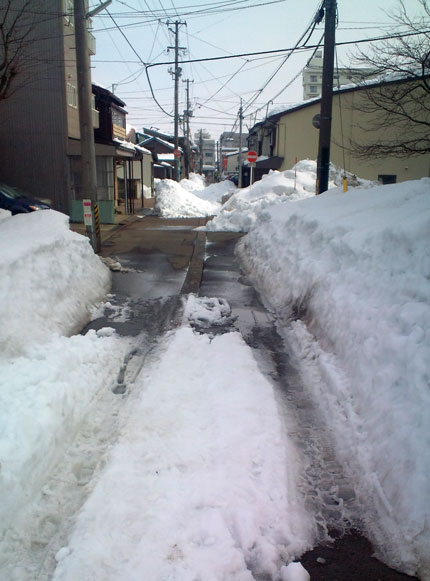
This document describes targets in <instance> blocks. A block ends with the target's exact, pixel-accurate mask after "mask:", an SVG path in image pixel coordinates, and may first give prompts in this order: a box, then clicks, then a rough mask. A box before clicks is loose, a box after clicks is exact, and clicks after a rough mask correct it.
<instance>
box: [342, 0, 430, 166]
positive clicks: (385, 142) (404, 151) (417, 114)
mask: <svg viewBox="0 0 430 581" xmlns="http://www.w3.org/2000/svg"><path fill="white" fill-rule="evenodd" d="M416 2H417V3H418V4H419V6H420V8H421V10H422V14H421V16H419V17H412V16H410V15H409V14H408V12H407V10H406V7H405V2H404V0H399V6H398V10H397V12H396V13H394V14H393V15H391V18H392V21H393V23H394V24H396V25H398V26H401V27H402V29H403V30H404V28H406V29H407V30H409V31H411V32H419V33H420V34H419V35H418V36H415V37H407V38H399V39H394V40H386V41H383V42H382V43H380V44H378V45H377V46H373V47H372V48H371V50H370V51H369V52H363V51H361V50H360V51H358V53H357V54H356V55H355V61H356V63H358V64H360V65H364V66H366V68H370V69H373V71H374V72H373V74H372V77H373V78H375V79H378V80H379V82H380V84H379V85H378V84H376V85H375V84H373V83H369V81H368V80H367V81H363V82H362V90H363V93H364V94H365V97H366V98H364V99H360V101H359V104H355V108H356V109H358V110H359V111H362V112H363V113H367V114H371V115H369V116H368V119H369V120H370V119H371V123H372V124H371V125H370V126H369V124H367V125H362V128H363V129H365V130H366V143H357V142H353V143H352V149H353V151H354V153H355V154H357V155H358V156H360V157H363V158H375V157H383V156H386V155H394V156H397V157H408V156H410V155H414V154H424V153H430V33H429V32H428V29H429V19H430V6H429V4H428V0H416ZM364 119H366V116H365V117H364ZM372 133H374V134H376V135H377V138H376V139H375V140H374V141H373V142H370V143H369V141H370V140H369V135H371V134H372ZM393 134H395V135H396V137H395V138H393Z"/></svg>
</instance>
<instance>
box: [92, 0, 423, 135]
mask: <svg viewBox="0 0 430 581" xmlns="http://www.w3.org/2000/svg"><path fill="white" fill-rule="evenodd" d="M404 3H405V6H406V8H407V10H408V12H410V14H411V15H417V14H420V13H421V11H420V9H419V4H418V0H404ZM96 4H98V0H97V2H95V1H93V2H91V6H94V5H96ZM320 5H321V0H277V1H276V0H272V1H270V0H113V2H112V4H111V5H110V6H109V7H108V11H109V14H110V15H111V16H109V14H108V13H107V12H106V11H103V12H101V13H100V14H99V15H98V16H96V17H95V18H94V20H93V28H94V30H93V33H94V35H95V37H96V41H97V54H96V56H95V57H93V58H92V66H93V80H94V81H95V82H97V83H99V84H101V85H102V86H104V87H106V88H108V89H110V90H112V87H113V86H114V92H115V94H116V95H118V97H120V98H121V99H122V100H123V101H124V102H125V103H126V109H127V111H128V123H129V124H130V125H133V126H135V127H136V128H137V129H139V130H141V129H142V127H144V126H145V127H157V128H159V129H160V130H161V131H164V132H166V133H173V118H172V117H169V116H168V115H167V114H166V113H168V114H170V115H171V114H172V113H173V111H174V82H173V78H172V76H171V75H170V74H169V72H168V69H169V65H161V66H154V67H150V68H149V69H148V73H149V76H150V80H151V84H152V87H153V91H154V94H155V97H156V99H157V101H158V102H159V104H160V105H161V107H163V109H164V110H165V111H166V113H163V112H162V111H161V110H160V108H159V107H158V105H157V104H156V103H155V101H154V99H153V98H152V96H151V92H150V88H149V83H148V80H147V78H146V73H145V68H144V66H143V64H142V62H143V63H146V64H149V63H151V64H154V63H165V62H169V61H172V60H174V51H173V50H170V51H169V52H168V49H167V47H169V46H170V47H173V46H174V35H173V34H172V32H170V30H173V29H174V24H173V23H174V22H175V21H180V22H181V23H183V24H181V25H180V26H179V45H180V47H184V49H185V50H182V51H181V56H180V58H181V60H183V61H186V60H190V59H205V58H210V57H219V56H228V55H235V54H243V53H250V52H258V51H271V50H278V49H284V48H290V47H294V45H295V44H296V43H297V41H298V40H299V39H300V38H301V37H302V35H303V34H304V33H305V31H306V30H307V28H308V27H309V25H310V24H311V22H312V20H313V18H314V15H315V14H316V12H317V10H318V8H319V7H320ZM398 6H399V1H398V0H358V1H357V0H338V15H339V22H338V28H337V31H336V40H337V41H338V42H343V41H354V40H360V39H365V38H372V37H375V36H380V35H382V34H391V33H393V31H394V30H398V27H397V28H395V27H393V23H392V21H391V20H390V14H392V13H393V12H395V11H396V10H397V8H398ZM167 21H169V22H170V24H169V25H167V24H166V22H167ZM185 23H186V24H185ZM323 27H324V22H322V23H321V24H320V25H319V26H317V27H316V28H315V30H314V32H313V34H312V35H311V37H310V38H309V40H308V42H307V44H308V45H317V44H318V42H319V41H320V39H321V35H322V32H323ZM306 38H307V36H306V37H305V39H304V40H306ZM361 46H363V45H361ZM355 50H356V48H355V47H354V45H350V46H348V47H340V48H339V50H338V62H339V66H345V65H348V64H351V55H352V53H353V52H354V51H355ZM312 52H313V51H312V50H307V51H301V52H294V53H293V54H292V55H291V56H290V57H289V58H288V60H287V61H286V62H285V63H284V64H283V65H282V67H281V68H280V70H279V71H278V72H277V73H276V74H275V75H274V73H275V71H276V70H277V68H278V67H279V66H280V65H281V64H282V63H283V62H284V61H285V56H286V54H287V53H285V52H283V53H278V54H271V55H265V56H248V57H246V58H232V59H228V60H218V61H212V62H211V61H208V62H201V63H184V64H182V65H181V67H182V78H181V82H180V91H179V95H180V103H179V112H180V113H181V114H182V112H183V110H184V109H185V108H186V95H185V86H186V83H185V82H183V81H184V80H185V79H190V81H193V82H192V83H190V100H191V109H192V110H193V112H194V116H193V119H192V122H191V131H192V134H193V135H194V132H195V131H198V130H199V129H200V128H203V129H205V130H207V131H208V132H209V133H210V134H211V135H212V137H213V138H215V139H218V136H219V134H220V133H221V132H222V131H230V130H231V129H232V128H234V130H235V131H237V130H238V124H237V114H238V110H239V106H240V98H242V99H243V106H244V111H245V120H244V131H246V129H247V127H250V126H252V125H253V124H254V122H255V120H257V121H258V120H261V119H262V118H264V116H265V115H266V111H267V110H269V111H270V109H271V108H272V107H274V106H278V105H284V104H285V105H289V104H293V103H297V102H299V101H301V100H302V78H301V74H300V73H301V70H302V69H303V67H304V66H305V65H306V62H307V60H308V59H309V57H310V56H311V54H312ZM272 75H274V77H273V79H272V80H271V81H270V82H269V83H268V84H267V82H268V80H269V79H270V77H271V76H272ZM295 77H297V78H296V79H295ZM294 79H295V80H294ZM266 84H267V87H266V88H265V89H264V90H263V91H262V92H259V91H260V89H262V88H263V87H264V86H265V85H266ZM287 85H288V87H287ZM284 87H287V88H285V90H283V89H284ZM282 90H283V91H282ZM281 91H282V92H281ZM279 93H280V94H279ZM278 94H279V95H278ZM275 97H276V98H275ZM270 101H273V104H272V103H271V102H270ZM235 122H236V124H235Z"/></svg>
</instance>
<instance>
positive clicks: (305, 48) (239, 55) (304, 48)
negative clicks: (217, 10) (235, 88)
mask: <svg viewBox="0 0 430 581" xmlns="http://www.w3.org/2000/svg"><path fill="white" fill-rule="evenodd" d="M429 33H430V29H429V30H422V31H420V32H408V33H404V34H403V33H401V34H391V35H387V36H375V37H373V38H362V39H358V40H348V41H344V42H336V46H347V45H351V44H363V43H368V42H377V41H380V40H392V39H394V38H405V37H407V36H418V35H420V34H429ZM318 46H319V45H318V44H308V45H306V46H304V45H303V46H299V47H297V49H295V47H290V48H279V49H275V50H263V51H256V52H243V53H237V54H233V55H225V56H215V57H207V58H201V59H189V60H183V61H182V64H189V63H203V62H209V61H220V60H229V59H233V58H243V57H247V56H259V55H266V54H267V55H269V54H276V53H282V52H291V51H292V50H294V49H295V50H297V51H300V52H306V51H308V50H313V49H315V48H317V47H318ZM95 62H112V61H95ZM121 62H122V61H121ZM173 64H175V63H174V61H167V62H161V63H151V64H148V65H147V67H148V68H149V67H161V66H167V65H173Z"/></svg>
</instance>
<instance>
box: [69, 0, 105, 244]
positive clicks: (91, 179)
mask: <svg viewBox="0 0 430 581" xmlns="http://www.w3.org/2000/svg"><path fill="white" fill-rule="evenodd" d="M111 2H112V0H107V1H106V2H104V3H103V4H100V5H99V6H97V7H96V8H94V9H93V10H91V11H90V12H87V3H86V1H85V0H73V11H74V17H75V27H74V28H75V45H76V71H77V81H78V105H79V128H80V134H81V179H82V189H83V197H84V199H88V200H91V224H88V225H87V227H86V228H87V234H88V236H89V238H90V241H91V245H92V247H93V249H94V252H100V248H101V240H100V230H99V228H96V220H95V212H98V208H97V169H96V150H95V145H94V127H93V116H92V109H91V97H92V89H91V68H90V67H91V63H90V52H89V47H88V26H87V21H88V18H90V17H91V16H94V15H95V14H98V12H100V11H101V10H103V9H104V8H105V7H106V6H108V5H109V4H110V3H111Z"/></svg>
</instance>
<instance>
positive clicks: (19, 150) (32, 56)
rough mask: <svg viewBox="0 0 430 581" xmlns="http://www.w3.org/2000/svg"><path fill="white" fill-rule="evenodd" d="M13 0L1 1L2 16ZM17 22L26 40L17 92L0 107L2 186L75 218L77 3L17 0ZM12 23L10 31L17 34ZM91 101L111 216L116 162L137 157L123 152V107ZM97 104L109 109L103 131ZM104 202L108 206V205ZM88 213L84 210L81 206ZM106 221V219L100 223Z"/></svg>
mask: <svg viewBox="0 0 430 581" xmlns="http://www.w3.org/2000/svg"><path fill="white" fill-rule="evenodd" d="M9 4H10V0H0V15H1V14H3V15H4V14H5V13H6V11H7V9H8V5H9ZM13 15H14V17H16V18H18V22H19V26H20V31H21V33H22V32H23V31H25V32H26V33H27V37H26V42H25V43H23V45H22V47H21V48H20V53H19V59H18V66H17V74H16V78H15V79H14V80H13V85H12V87H13V92H12V94H11V95H10V96H9V97H8V98H7V99H5V100H3V101H1V102H0V118H1V122H0V150H1V152H2V155H1V158H0V181H3V182H5V183H8V184H10V185H14V186H17V187H19V188H22V189H23V190H26V191H28V192H29V193H31V194H33V195H34V196H36V197H37V198H41V199H44V200H49V201H50V202H51V204H52V205H53V207H54V208H55V209H57V210H59V211H61V212H64V213H66V214H68V215H72V212H73V206H74V201H76V200H78V201H79V200H81V199H82V196H83V192H82V189H81V187H80V163H81V162H80V155H81V147H80V128H79V110H78V81H77V70H76V50H75V30H74V28H75V27H74V15H73V0H32V2H30V3H29V2H26V0H13ZM10 22H11V21H10V20H6V27H7V26H9V27H10V26H11V24H10ZM87 26H88V35H89V47H90V48H89V50H90V55H94V54H95V38H94V36H93V35H92V34H91V19H87ZM96 92H97V96H96V95H95V94H93V125H94V128H95V129H96V133H98V136H99V139H97V137H96V157H97V159H96V162H97V181H98V191H97V198H98V200H99V201H100V204H99V205H100V208H101V212H102V213H103V211H104V206H106V208H108V210H109V214H110V215H111V214H112V213H113V204H114V200H115V189H116V179H115V172H116V160H117V159H118V158H130V157H133V156H134V155H135V154H134V153H133V151H131V150H130V149H127V148H125V147H123V146H122V145H121V139H124V138H125V115H126V111H125V109H124V105H125V104H124V103H122V102H121V101H120V100H118V99H117V98H115V96H114V95H112V94H111V93H109V95H107V94H106V93H103V91H102V90H99V91H96ZM96 97H97V99H98V101H99V102H100V103H102V102H103V103H106V99H107V100H108V101H110V102H109V105H108V106H106V107H105V113H106V111H109V115H110V116H111V117H110V119H107V120H106V119H104V120H103V123H105V124H106V123H107V124H108V126H109V130H108V131H106V127H104V128H103V130H100V129H101V126H100V121H99V111H98V110H97V107H96ZM104 202H106V204H104ZM81 205H82V204H81ZM102 220H103V216H102Z"/></svg>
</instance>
